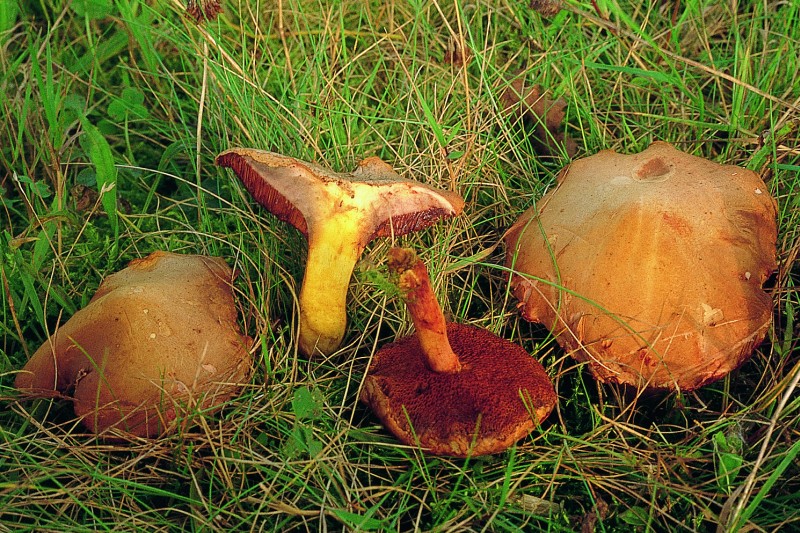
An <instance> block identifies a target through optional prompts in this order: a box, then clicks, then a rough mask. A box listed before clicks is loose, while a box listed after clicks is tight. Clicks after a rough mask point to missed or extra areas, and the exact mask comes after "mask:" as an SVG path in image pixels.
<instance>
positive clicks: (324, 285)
mask: <svg viewBox="0 0 800 533" xmlns="http://www.w3.org/2000/svg"><path fill="white" fill-rule="evenodd" d="M217 164H218V165H220V166H223V167H230V168H231V169H233V171H234V172H235V173H236V175H237V176H238V177H239V179H240V180H241V181H242V183H243V184H244V186H245V187H246V188H247V190H248V191H250V193H251V194H252V195H253V197H254V198H255V199H256V201H257V202H258V203H260V204H261V205H262V206H264V208H266V209H267V210H268V211H270V212H271V213H273V214H274V215H275V216H276V217H278V218H279V219H280V220H282V221H284V222H288V223H289V224H291V225H293V226H294V227H296V228H297V229H298V230H299V231H300V232H301V233H302V234H303V235H304V236H305V237H306V239H307V241H308V262H307V264H306V271H305V274H304V276H303V284H302V288H301V290H300V298H299V299H300V333H299V348H300V350H301V351H302V352H303V353H305V354H306V355H314V354H319V353H321V354H330V353H332V352H334V351H335V350H336V349H337V348H338V347H339V344H340V343H341V341H342V338H343V337H344V333H345V329H346V325H347V311H346V305H347V289H348V287H349V284H350V277H351V276H352V273H353V268H354V267H355V264H356V262H357V261H358V259H359V257H361V254H362V252H363V251H364V248H365V247H366V245H367V244H368V243H369V242H370V241H371V240H372V239H374V238H376V237H386V236H390V235H403V234H406V233H410V232H412V231H416V230H420V229H422V228H426V227H428V226H430V225H432V224H434V223H435V222H436V221H438V220H439V219H441V218H443V217H451V216H455V215H457V214H459V213H460V212H461V210H462V209H463V207H464V201H463V200H462V199H461V197H460V196H458V195H457V194H455V193H452V192H448V191H442V190H438V189H434V188H431V187H428V186H426V185H424V184H422V183H419V182H416V181H414V180H409V179H404V178H402V177H400V175H398V174H397V173H396V172H395V171H394V170H393V169H392V168H391V167H390V166H389V165H387V164H386V163H384V162H383V161H381V160H380V159H378V158H376V157H370V158H367V159H365V160H364V161H362V162H361V163H360V164H359V167H358V168H357V169H356V170H355V171H354V172H352V173H336V172H332V171H330V170H326V169H324V168H322V167H319V166H317V165H314V164H313V163H307V162H304V161H300V160H297V159H294V158H292V157H287V156H283V155H280V154H276V153H273V152H267V151H263V150H254V149H248V148H234V149H231V150H228V151H226V152H223V153H221V154H220V155H219V156H217Z"/></svg>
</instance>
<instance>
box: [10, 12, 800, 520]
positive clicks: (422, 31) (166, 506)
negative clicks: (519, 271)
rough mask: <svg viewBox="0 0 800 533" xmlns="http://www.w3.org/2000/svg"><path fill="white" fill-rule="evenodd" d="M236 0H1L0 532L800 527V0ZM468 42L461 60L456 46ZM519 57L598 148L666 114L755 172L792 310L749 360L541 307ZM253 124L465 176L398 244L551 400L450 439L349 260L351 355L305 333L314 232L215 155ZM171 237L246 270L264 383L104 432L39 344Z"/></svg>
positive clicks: (536, 164) (369, 260)
mask: <svg viewBox="0 0 800 533" xmlns="http://www.w3.org/2000/svg"><path fill="white" fill-rule="evenodd" d="M649 4H650V3H640V2H630V3H628V2H622V1H617V0H608V1H599V0H598V2H596V3H595V2H578V1H569V2H567V6H566V7H567V8H566V9H565V10H563V11H561V13H559V14H558V15H556V16H554V17H552V18H550V19H545V18H543V17H541V16H540V15H539V14H537V13H536V12H534V11H532V10H531V9H530V8H529V7H528V5H527V2H522V1H516V0H508V1H504V2H488V1H478V2H471V3H455V2H439V1H433V2H388V3H387V2H360V1H354V0H352V1H350V0H345V1H342V2H314V1H311V0H286V1H284V2H277V3H262V2H255V1H253V2H246V1H233V2H229V3H225V4H224V11H223V14H222V15H221V16H220V17H219V18H217V19H216V20H213V21H208V22H205V23H201V24H197V23H195V22H194V21H193V20H192V19H190V18H189V17H187V16H186V14H185V6H184V5H183V4H181V3H180V1H179V0H173V1H172V2H169V1H167V2H155V3H152V2H151V3H145V2H140V1H137V0H130V1H113V2H112V1H111V0H81V1H73V2H71V3H70V2H66V1H60V0H57V1H55V2H30V1H27V0H19V1H10V2H8V1H6V2H0V32H1V33H2V35H1V36H0V43H3V44H2V45H1V46H2V47H1V48H0V65H1V66H2V69H1V72H0V114H2V120H0V158H1V159H0V163H2V169H3V172H2V174H0V187H2V190H3V195H2V201H1V202H0V204H1V205H2V218H3V225H2V238H0V251H2V255H1V256H0V280H1V281H2V285H1V287H2V290H0V293H2V304H0V306H1V307H0V313H2V316H0V318H1V319H2V320H0V336H1V337H0V396H1V397H2V401H3V406H4V409H3V410H2V412H0V471H2V476H0V531H12V530H13V531H59V532H67V531H88V530H91V531H105V530H126V531H128V530H145V531H184V530H191V531H208V530H226V531H231V530H236V531H238V530H323V529H329V528H332V529H336V530H338V529H353V530H402V531H405V530H412V529H422V530H437V531H445V530H456V531H463V530H474V531H478V530H512V531H516V530H519V529H526V530H530V531H538V530H542V531H576V530H581V529H582V528H584V529H583V530H584V531H591V530H595V531H631V530H637V531H650V530H652V531H663V530H674V531H684V530H688V531H694V530H697V531H714V530H722V531H724V530H742V531H753V530H757V531H777V530H789V529H792V528H797V527H799V526H800V514H798V511H797V502H798V501H800V481H798V479H800V462H799V460H798V452H800V444H798V443H800V399H799V398H798V395H797V381H798V376H800V373H799V372H800V357H798V348H797V346H798V331H799V330H798V325H797V323H798V310H799V309H800V292H798V283H800V267H798V265H797V261H796V260H797V255H798V252H799V251H800V233H799V232H798V222H800V148H798V147H799V146H800V144H798V139H799V138H800V130H799V129H798V124H799V123H798V119H800V96H799V95H800V91H799V90H798V88H800V76H799V75H798V72H799V71H800V69H798V64H797V58H798V57H800V7H798V6H797V5H796V4H795V3H792V2H771V1H768V2H739V3H722V2H718V3H704V2H697V1H688V2H682V3H675V2H665V3H663V5H662V4H661V3H654V4H658V5H657V6H655V7H654V6H650V5H649ZM448 49H449V50H460V51H461V52H462V54H463V56H464V57H465V58H466V59H465V60H464V64H463V65H458V64H452V63H448V62H447V61H445V52H446V50H448ZM519 72H523V73H524V75H525V76H526V77H527V79H528V80H529V81H530V82H531V83H540V84H541V85H542V86H544V87H545V88H547V89H548V90H549V91H550V92H551V94H553V95H555V96H560V97H563V98H564V99H565V100H566V101H567V103H568V106H567V116H566V119H565V122H566V124H567V132H568V134H569V135H570V136H572V137H574V138H575V139H577V140H578V142H579V144H580V151H579V154H578V157H581V156H584V155H588V154H591V153H594V152H597V151H599V150H602V149H614V150H618V151H621V152H626V153H631V152H635V151H638V150H641V149H643V148H645V147H646V146H647V145H648V144H650V143H651V142H652V141H654V140H666V141H669V142H672V143H674V144H675V145H676V146H678V147H679V148H681V149H682V150H684V151H687V152H690V153H693V154H697V155H701V156H704V157H707V158H710V159H712V160H715V161H720V162H729V163H734V164H738V165H742V166H745V167H747V168H751V169H753V170H755V171H756V172H759V173H760V174H761V175H762V176H763V177H764V179H765V180H766V182H767V183H768V185H769V188H770V191H771V193H772V194H773V195H774V196H775V198H776V199H777V202H778V207H779V227H780V229H779V239H778V247H779V260H780V269H779V271H778V272H777V275H776V276H775V279H774V282H773V283H772V284H771V288H770V291H771V294H772V295H773V298H774V302H775V324H774V327H773V328H772V329H771V330H770V333H769V335H768V339H767V341H765V342H764V343H763V344H762V345H761V346H760V347H759V348H758V350H757V351H756V353H755V354H754V356H753V358H752V360H751V361H750V362H748V363H747V364H746V365H745V366H743V367H742V368H741V369H740V370H739V371H737V372H734V373H733V374H732V375H731V376H729V377H728V378H726V379H724V380H722V381H720V382H718V383H715V384H712V385H710V386H707V387H705V388H703V389H701V390H699V391H697V392H695V393H690V394H682V395H679V396H678V395H671V396H668V397H665V398H658V399H647V398H641V397H640V398H631V397H630V396H626V395H625V394H622V393H621V392H620V391H618V390H616V389H614V388H611V387H603V386H598V385H597V384H596V383H595V382H594V381H593V380H592V378H591V376H590V375H589V373H588V372H587V371H585V369H583V368H582V367H581V366H580V365H577V364H576V363H575V362H574V361H573V360H572V359H571V358H569V357H568V356H566V355H565V354H564V353H563V352H562V351H561V350H560V349H559V348H558V347H557V345H556V344H555V343H554V342H553V341H552V339H551V338H550V337H549V336H548V335H547V333H546V332H545V331H543V330H542V329H540V328H538V327H536V326H532V325H529V324H527V323H525V322H524V321H521V320H520V319H519V318H518V316H517V315H516V313H515V312H514V302H513V301H512V299H511V297H510V295H509V294H508V292H507V287H506V284H505V280H504V272H503V269H502V267H501V265H502V261H503V250H502V247H501V246H497V245H498V242H499V240H500V237H501V235H502V233H503V231H504V230H505V229H506V228H507V227H508V226H509V225H510V224H511V223H512V222H513V220H514V219H515V218H516V216H518V215H519V214H520V213H521V212H522V211H523V210H524V209H525V208H527V207H528V206H530V205H531V204H532V202H533V201H535V199H537V198H538V197H539V196H540V195H541V194H542V192H543V191H544V190H545V189H546V188H547V187H548V186H550V185H551V184H552V183H553V181H554V176H555V174H556V172H557V171H558V169H560V168H561V167H562V166H564V165H565V164H567V163H568V162H569V159H568V157H567V156H566V155H564V154H558V153H557V154H555V155H552V156H537V155H536V154H535V153H534V152H533V146H534V144H535V143H534V142H533V140H532V138H531V137H532V135H531V133H530V130H527V129H525V128H524V127H522V125H521V124H520V123H519V121H515V120H513V119H511V118H508V117H506V116H504V115H503V114H502V113H500V109H501V104H500V95H501V93H502V92H503V90H504V89H505V88H506V87H507V85H508V80H509V78H511V77H512V76H514V75H516V74H517V73H519ZM231 146H252V147H258V148H266V149H270V150H274V151H277V152H282V153H286V154H289V155H292V156H294V157H298V158H303V159H309V160H315V161H319V162H322V163H324V164H325V165H327V166H329V167H331V168H333V169H336V170H349V169H352V168H353V167H354V166H355V164H356V162H357V161H358V160H359V159H361V158H363V157H366V156H369V155H377V156H380V157H381V158H383V159H384V160H386V161H388V162H390V163H391V164H392V165H393V166H394V167H395V168H396V169H397V170H398V171H400V172H401V173H403V174H405V175H409V176H414V177H415V178H417V179H420V180H422V181H425V182H427V183H430V184H432V185H437V186H441V187H445V188H448V187H451V186H452V187H455V188H456V189H457V190H458V191H459V192H460V193H461V194H462V195H464V196H465V198H466V199H467V201H468V207H467V209H466V212H465V214H464V215H462V216H461V217H459V218H457V219H454V220H452V221H448V222H446V223H443V224H440V225H438V226H435V227H434V228H432V229H430V230H427V231H425V232H422V233H420V234H415V235H412V236H408V237H404V238H402V239H400V241H401V242H403V243H406V244H409V245H412V246H414V247H415V248H417V249H418V250H419V251H420V253H421V254H422V256H423V257H424V258H425V259H426V261H427V262H428V263H429V265H430V267H431V270H432V275H433V279H434V283H435V285H436V288H437V291H438V292H439V294H440V297H441V298H442V300H443V302H444V303H445V307H446V308H447V309H448V312H449V313H450V314H451V315H452V316H453V317H454V318H455V319H457V320H460V321H465V322H470V323H474V324H478V325H482V326H485V327H488V328H490V329H492V330H493V331H495V332H497V333H499V334H501V335H503V336H504V337H507V338H509V339H512V340H514V341H515V342H519V343H521V344H522V345H523V346H525V347H526V348H527V349H528V350H529V351H531V352H532V353H534V354H535V355H536V356H537V357H538V358H539V360H540V361H542V363H543V364H544V365H545V367H546V368H547V370H548V372H549V374H550V375H551V376H552V377H553V379H554V381H555V383H556V388H557V391H558V393H559V397H560V403H559V407H558V409H557V411H556V412H555V413H554V414H553V415H552V416H551V418H550V419H549V420H548V422H547V423H546V424H545V425H543V426H542V427H541V428H540V429H539V430H537V431H536V432H535V433H534V434H533V435H531V436H530V437H528V438H526V439H524V440H522V441H521V442H520V443H518V444H517V445H516V446H515V447H513V448H512V449H511V450H509V451H508V452H506V453H504V454H500V455H498V456H492V457H484V458H475V459H471V460H454V459H449V458H436V457H427V456H424V455H422V454H421V453H420V452H418V451H417V450H415V449H413V448H408V447H405V446H402V445H400V444H398V443H397V442H396V441H395V440H394V439H393V438H392V437H391V436H390V435H389V434H387V433H386V432H385V431H384V430H383V429H382V428H381V427H380V426H379V425H378V424H377V421H376V419H375V418H373V417H372V416H371V415H370V414H369V413H368V412H367V411H366V409H365V408H364V407H362V406H361V405H359V404H358V402H357V396H358V391H359V388H360V386H361V381H362V379H363V375H364V370H365V368H366V366H367V364H368V362H369V359H370V356H371V354H372V353H373V352H374V350H375V349H376V347H377V346H380V345H381V344H383V343H385V342H388V341H391V340H393V339H395V338H396V337H397V336H398V335H402V334H405V333H408V332H409V331H410V328H409V324H408V322H407V320H406V318H405V313H404V311H403V310H402V305H401V304H400V303H398V302H397V301H396V299H394V298H392V297H390V296H389V295H388V294H387V292H386V290H385V289H384V285H385V284H384V283H382V276H383V270H382V268H381V265H382V264H383V262H384V257H385V254H386V251H387V249H388V247H389V246H390V242H388V240H386V241H385V242H376V243H374V244H373V245H371V246H370V247H369V248H368V250H367V252H366V253H365V255H364V257H363V260H362V261H361V262H360V264H359V266H358V267H357V269H356V272H355V274H354V278H353V282H352V286H351V294H350V303H349V314H350V328H349V331H348V334H347V336H346V339H345V343H344V345H343V347H342V348H341V350H340V351H339V352H338V353H336V354H334V355H333V356H331V357H330V358H328V359H325V360H322V361H320V360H313V361H309V360H307V359H305V358H304V357H302V356H300V355H298V354H297V352H296V347H295V344H294V331H295V327H296V320H295V317H296V309H295V307H294V301H295V298H296V296H295V295H296V291H297V290H298V289H299V285H298V282H299V280H300V277H301V274H302V256H303V253H304V243H303V241H302V239H301V237H300V236H299V235H298V234H296V232H294V231H289V230H287V229H286V228H285V227H284V226H283V224H282V223H279V222H277V221H276V220H274V219H272V218H271V217H270V216H268V215H266V214H264V213H263V212H262V211H261V210H260V209H259V208H258V207H257V206H255V205H254V204H253V202H252V201H251V200H250V199H249V197H248V196H247V194H246V193H244V192H243V191H242V190H241V188H240V187H239V186H238V185H237V183H236V182H235V180H233V179H231V176H230V174H229V173H228V172H227V171H223V170H222V169H219V168H216V167H215V166H214V164H213V159H214V156H215V155H216V154H217V153H218V152H220V151H222V150H224V149H226V148H228V147H231ZM155 250H172V251H176V252H183V253H205V254H212V255H219V256H222V257H223V258H225V259H226V261H227V262H228V263H229V264H230V265H232V266H234V267H235V268H237V269H238V270H239V271H240V276H239V278H238V280H237V292H238V297H239V302H240V307H241V309H240V312H241V316H242V323H243V327H244V328H245V329H246V330H247V332H248V333H249V334H250V335H252V336H253V337H254V338H256V339H258V342H257V345H256V346H255V347H254V349H253V352H254V355H255V359H256V368H255V373H254V376H253V378H252V381H251V382H250V383H249V384H248V385H247V386H246V387H245V389H244V391H243V393H242V395H241V396H240V397H239V398H237V399H235V400H233V401H231V402H230V404H229V405H227V406H226V408H225V409H224V410H223V411H222V412H221V413H217V414H213V415H208V416H199V417H198V421H199V423H198V424H197V426H196V427H194V428H193V429H192V430H191V432H190V433H188V434H182V435H173V436H167V437H163V438H160V439H152V440H146V439H141V440H135V441H132V442H130V443H125V444H119V443H117V444H113V443H108V442H103V441H99V440H97V439H94V438H92V437H91V436H89V435H86V434H85V433H84V432H83V430H82V428H81V426H80V425H79V424H77V423H76V422H75V421H74V419H73V418H72V416H71V407H70V406H68V405H64V404H63V403H59V402H52V401H38V402H33V403H23V402H20V401H18V399H17V396H16V394H15V391H14V390H13V387H12V384H13V378H14V373H15V371H16V370H18V369H19V368H21V367H22V365H23V364H24V363H25V361H26V360H27V358H28V357H29V356H30V354H32V353H33V352H34V351H35V350H36V349H37V347H38V346H39V345H40V344H41V343H42V342H43V341H44V340H45V339H46V338H47V336H48V332H51V331H52V330H53V329H54V327H55V326H56V325H57V324H59V323H61V322H63V321H64V320H65V319H66V318H68V317H69V316H70V315H71V314H72V313H74V312H75V311H76V310H77V309H79V308H81V307H82V306H83V305H85V304H86V303H87V302H88V300H89V298H90V297H91V295H92V294H93V292H94V290H95V289H96V288H97V286H98V284H99V283H100V281H101V280H102V279H103V277H104V276H106V275H108V274H110V273H111V272H113V271H115V270H118V269H120V268H122V267H123V266H124V265H125V264H127V262H128V261H129V260H131V259H133V258H136V257H142V256H144V255H146V254H148V253H150V252H152V251H155Z"/></svg>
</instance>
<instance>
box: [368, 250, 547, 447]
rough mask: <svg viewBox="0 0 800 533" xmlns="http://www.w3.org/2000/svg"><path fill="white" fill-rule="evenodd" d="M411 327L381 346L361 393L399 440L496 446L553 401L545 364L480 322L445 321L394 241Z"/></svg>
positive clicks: (511, 439)
mask: <svg viewBox="0 0 800 533" xmlns="http://www.w3.org/2000/svg"><path fill="white" fill-rule="evenodd" d="M389 268H390V270H391V271H392V272H393V273H394V274H396V275H397V276H398V278H399V282H398V285H399V286H400V289H401V290H402V291H403V292H405V297H406V304H407V306H408V311H409V314H410V315H411V318H412V320H413V322H414V326H415V328H416V333H415V334H414V335H412V336H410V337H406V338H403V339H400V340H399V341H397V342H394V343H391V344H389V345H387V346H384V347H383V348H381V350H380V351H378V353H376V354H375V356H374V357H373V359H372V364H371V366H370V368H369V373H368V375H367V378H366V379H365V381H364V389H363V390H362V393H361V400H362V401H363V402H364V403H367V404H368V405H369V406H370V407H371V408H372V410H373V411H374V412H375V413H376V414H377V416H378V417H379V418H380V419H381V421H382V422H383V424H384V425H385V426H386V427H387V428H388V429H389V430H390V431H391V432H392V433H394V434H395V435H396V436H397V437H398V438H399V439H400V440H401V441H403V442H405V443H407V444H412V445H418V446H421V447H422V448H423V449H425V450H427V451H429V452H430V453H433V454H438V455H451V456H456V457H467V456H477V455H484V454H490V453H498V452H501V451H503V450H505V449H506V448H507V447H509V446H511V445H512V444H514V443H515V442H516V441H518V440H519V439H521V438H522V437H524V436H525V435H527V434H528V433H530V432H531V431H532V430H533V429H534V427H536V426H537V425H538V424H539V423H540V422H541V421H542V420H544V419H545V418H546V417H547V415H549V414H550V412H551V411H552V409H553V407H555V404H556V394H555V391H554V390H553V384H552V383H551V382H550V379H549V378H548V376H547V373H546V372H545V370H544V368H543V367H542V365H541V364H539V363H538V362H537V361H536V360H535V359H534V358H533V357H531V356H530V354H529V353H528V352H526V351H525V350H524V349H523V348H522V347H521V346H518V345H516V344H513V343H511V342H509V341H507V340H505V339H501V338H500V337H497V336H496V335H494V334H492V333H491V332H489V331H486V330H485V329H481V328H477V327H474V326H467V325H463V324H454V323H450V324H447V323H446V322H445V319H444V314H443V313H442V310H441V307H439V304H438V303H437V302H436V298H435V297H434V293H433V290H432V288H431V283H430V278H429V277H428V272H427V269H426V268H425V265H424V263H423V262H422V261H421V260H419V259H418V258H417V257H416V254H415V253H414V252H413V251H412V250H408V249H398V248H393V249H392V250H391V251H390V252H389Z"/></svg>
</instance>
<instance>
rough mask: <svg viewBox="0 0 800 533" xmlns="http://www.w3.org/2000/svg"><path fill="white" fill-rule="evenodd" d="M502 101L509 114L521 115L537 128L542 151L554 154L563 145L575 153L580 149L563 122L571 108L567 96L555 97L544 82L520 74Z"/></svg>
mask: <svg viewBox="0 0 800 533" xmlns="http://www.w3.org/2000/svg"><path fill="white" fill-rule="evenodd" d="M500 103H501V105H502V106H503V113H504V114H505V115H506V116H514V117H520V118H522V121H523V124H524V125H525V127H528V128H533V129H534V135H535V137H536V141H537V142H536V145H537V146H536V149H537V152H539V153H540V154H542V155H554V154H556V153H558V152H559V151H560V150H561V149H563V150H565V151H566V153H567V155H568V156H569V157H573V156H574V155H575V154H576V153H577V152H578V143H577V142H575V140H574V139H572V138H571V137H568V136H567V134H566V133H565V131H564V127H563V126H562V122H563V120H564V116H565V114H566V113H565V111H566V108H567V102H566V100H564V99H563V98H558V99H556V100H551V99H550V98H549V95H548V93H547V91H545V90H543V89H542V87H541V85H528V84H526V83H525V78H524V77H518V78H516V79H514V80H513V81H512V82H511V83H510V84H509V86H508V88H507V89H506V90H505V92H503V94H502V95H501V96H500Z"/></svg>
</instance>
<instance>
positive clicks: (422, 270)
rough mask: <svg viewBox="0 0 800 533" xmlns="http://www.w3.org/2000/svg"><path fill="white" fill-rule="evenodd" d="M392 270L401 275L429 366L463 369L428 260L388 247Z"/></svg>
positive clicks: (400, 283)
mask: <svg viewBox="0 0 800 533" xmlns="http://www.w3.org/2000/svg"><path fill="white" fill-rule="evenodd" d="M389 271H390V272H392V273H394V274H396V275H397V276H398V278H399V280H398V286H399V287H400V290H401V291H402V292H403V293H404V295H405V301H406V306H407V308H408V312H409V314H410V315H411V320H412V321H413V322H414V328H416V335H417V338H418V339H419V342H420V345H421V347H422V352H423V355H424V357H425V364H426V366H427V367H428V368H429V369H431V370H432V371H433V372H443V373H455V372H459V371H461V368H462V366H461V361H460V360H459V359H458V355H456V354H455V352H453V349H452V348H451V347H450V340H449V339H448V338H447V322H446V321H445V318H444V313H442V308H441V307H440V306H439V302H438V301H437V300H436V295H435V294H434V292H433V287H432V286H431V280H430V276H429V275H428V269H427V268H426V267H425V263H423V262H422V260H421V259H419V258H418V257H417V254H416V253H414V251H413V250H410V249H408V248H392V249H391V250H389Z"/></svg>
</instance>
